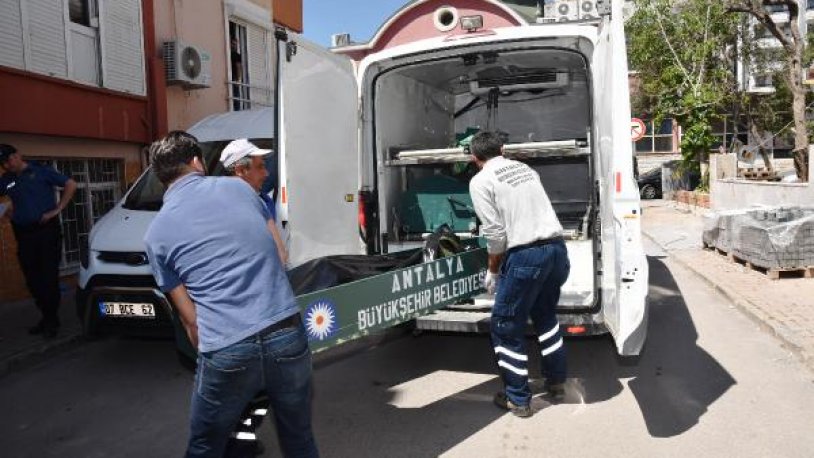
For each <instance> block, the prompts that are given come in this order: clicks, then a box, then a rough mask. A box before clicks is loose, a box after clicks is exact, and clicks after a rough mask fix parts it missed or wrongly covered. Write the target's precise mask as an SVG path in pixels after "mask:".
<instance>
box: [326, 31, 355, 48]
mask: <svg viewBox="0 0 814 458" xmlns="http://www.w3.org/2000/svg"><path fill="white" fill-rule="evenodd" d="M350 43H351V42H350V34H349V33H336V34H333V35H331V47H332V48H340V47H342V46H350Z"/></svg>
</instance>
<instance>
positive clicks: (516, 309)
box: [491, 241, 571, 406]
mask: <svg viewBox="0 0 814 458" xmlns="http://www.w3.org/2000/svg"><path fill="white" fill-rule="evenodd" d="M570 271H571V264H570V262H569V261H568V251H567V249H566V248H565V242H563V241H554V242H551V243H548V244H546V245H539V246H531V247H527V248H521V249H517V250H509V252H508V253H507V254H506V257H505V258H504V260H503V264H502V265H501V267H500V280H499V281H498V285H497V294H496V296H495V305H494V308H493V309H492V323H491V331H492V346H493V347H494V350H495V356H496V357H497V364H498V370H499V371H500V376H501V378H502V379H503V383H504V384H505V385H506V396H507V397H508V398H509V400H510V401H511V402H512V403H513V404H514V405H518V406H521V405H527V404H528V403H529V402H530V401H531V390H530V389H529V372H528V355H527V354H526V341H525V335H526V329H527V326H528V321H529V318H531V321H532V323H533V325H534V330H535V332H536V334H537V339H538V340H539V341H540V347H541V348H542V352H541V353H542V365H541V368H542V376H543V377H545V378H546V381H547V382H549V383H562V382H564V381H565V378H566V376H567V368H566V361H565V347H563V342H562V335H561V334H560V324H559V322H558V321H557V313H556V310H557V304H558V303H559V301H560V289H561V288H562V285H563V284H564V283H565V281H566V280H567V279H568V274H569V273H570Z"/></svg>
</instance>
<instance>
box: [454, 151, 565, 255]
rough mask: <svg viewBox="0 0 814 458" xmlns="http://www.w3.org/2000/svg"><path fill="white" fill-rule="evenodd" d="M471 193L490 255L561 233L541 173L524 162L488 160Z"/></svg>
mask: <svg viewBox="0 0 814 458" xmlns="http://www.w3.org/2000/svg"><path fill="white" fill-rule="evenodd" d="M469 193H470V194H471V196H472V204H473V205H474V207H475V212H476V213H477V214H478V218H480V220H481V235H482V236H483V237H484V238H485V239H486V247H487V248H486V249H487V251H488V252H489V254H499V253H503V252H505V251H506V250H508V249H510V248H514V247H516V246H519V245H525V244H527V243H531V242H534V241H537V240H542V239H548V238H551V237H557V236H560V235H562V225H560V222H559V220H558V219H557V214H556V213H555V212H554V208H553V207H552V206H551V201H550V200H549V199H548V195H547V194H546V192H545V189H543V184H542V182H541V181H540V175H538V174H537V172H535V171H534V169H532V168H531V167H529V166H528V165H526V164H524V163H522V162H518V161H514V160H511V159H506V158H504V157H502V156H498V157H495V158H492V159H489V160H488V161H487V162H486V164H485V165H484V166H483V169H482V170H481V171H480V172H478V174H477V175H475V177H474V178H472V181H470V183H469Z"/></svg>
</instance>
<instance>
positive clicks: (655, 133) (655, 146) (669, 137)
mask: <svg viewBox="0 0 814 458" xmlns="http://www.w3.org/2000/svg"><path fill="white" fill-rule="evenodd" d="M654 124H655V122H654V121H645V126H646V127H647V131H646V132H645V134H644V137H643V138H642V139H641V140H639V141H637V142H636V152H637V153H672V152H673V151H675V148H673V120H672V119H665V120H664V121H662V122H661V125H659V126H655V125H654ZM656 127H657V128H656Z"/></svg>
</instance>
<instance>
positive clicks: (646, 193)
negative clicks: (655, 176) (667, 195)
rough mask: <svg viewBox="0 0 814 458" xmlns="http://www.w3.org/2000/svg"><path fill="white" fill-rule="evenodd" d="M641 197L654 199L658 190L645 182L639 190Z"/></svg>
mask: <svg viewBox="0 0 814 458" xmlns="http://www.w3.org/2000/svg"><path fill="white" fill-rule="evenodd" d="M640 193H641V195H642V199H655V198H656V197H658V194H659V193H658V191H657V190H656V187H655V186H653V185H652V184H646V185H644V187H643V188H642V189H641V191H640Z"/></svg>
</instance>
